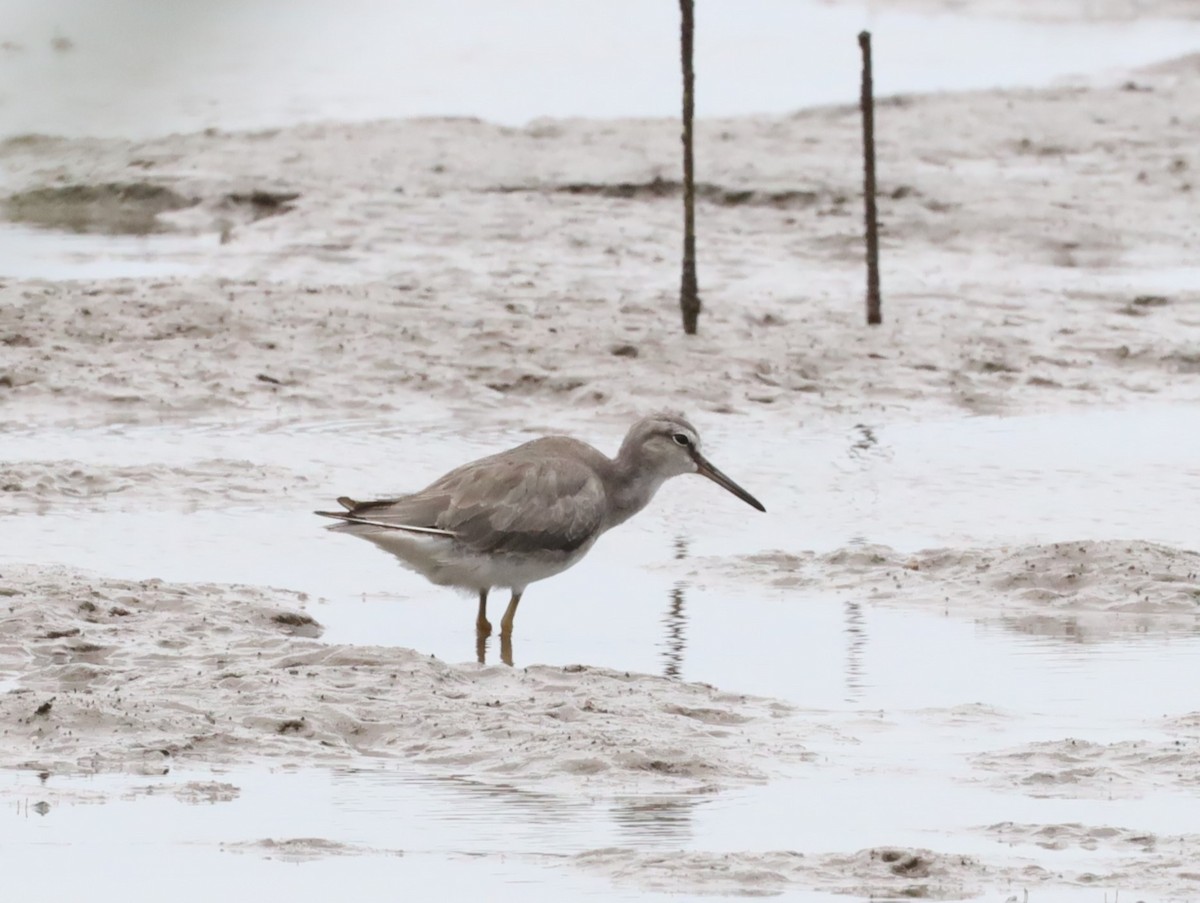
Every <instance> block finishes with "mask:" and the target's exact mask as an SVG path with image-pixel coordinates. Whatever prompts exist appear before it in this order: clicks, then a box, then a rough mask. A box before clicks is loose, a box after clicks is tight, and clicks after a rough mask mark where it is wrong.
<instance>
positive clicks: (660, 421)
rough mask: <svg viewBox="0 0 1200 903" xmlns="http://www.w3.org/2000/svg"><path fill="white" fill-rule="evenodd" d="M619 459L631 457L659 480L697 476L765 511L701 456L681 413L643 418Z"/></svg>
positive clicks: (692, 429) (696, 437)
mask: <svg viewBox="0 0 1200 903" xmlns="http://www.w3.org/2000/svg"><path fill="white" fill-rule="evenodd" d="M621 457H624V458H633V459H635V460H636V461H637V462H638V465H639V468H640V469H642V470H644V471H645V472H648V473H653V474H655V475H657V476H659V477H660V478H661V479H664V480H665V479H667V478H669V477H675V476H679V475H680V474H685V473H698V474H700V476H702V477H708V479H710V480H712V481H713V482H714V483H716V484H717V485H718V486H720V487H722V488H724V489H727V490H729V491H730V492H732V493H733V494H734V495H736V496H737V497H738V498H740V499H741V500H742V501H743V502H745V503H746V504H747V505H750V506H752V507H754V508H757V509H758V510H759V511H766V510H767V509H766V508H764V507H763V506H762V503H761V502H759V500H758V499H756V498H755V497H754V496H752V495H751V494H750V493H748V492H747V491H746V490H745V489H743V488H742V487H741V486H739V485H738V484H737V483H735V482H733V480H731V479H729V477H727V476H725V474H723V473H721V471H719V470H718V469H717V468H716V467H714V466H713V465H712V464H711V463H710V462H709V460H708V459H707V458H705V457H704V455H703V454H701V453H700V434H699V433H698V432H697V431H696V428H695V427H694V426H692V424H691V423H689V422H688V420H687V418H686V417H684V416H682V415H681V414H674V413H658V414H651V415H650V416H649V417H643V418H642V419H641V420H639V421H638V422H637V423H635V424H634V425H633V426H632V427H630V429H629V434H628V435H627V436H626V437H625V441H624V443H622V445H621Z"/></svg>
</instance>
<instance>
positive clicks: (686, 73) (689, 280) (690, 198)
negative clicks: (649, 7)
mask: <svg viewBox="0 0 1200 903" xmlns="http://www.w3.org/2000/svg"><path fill="white" fill-rule="evenodd" d="M679 11H680V13H682V22H681V25H680V30H679V53H680V57H681V58H682V60H683V278H682V279H681V281H680V285H679V309H680V310H681V311H682V312H683V331H684V332H685V333H687V334H688V335H695V334H696V322H697V320H699V319H700V287H699V285H698V283H697V280H696V172H695V169H696V161H695V158H694V157H693V155H692V114H693V112H694V109H695V100H694V91H695V82H696V73H695V71H694V69H693V68H692V35H693V33H694V32H695V28H696V25H695V19H694V17H693V0H679Z"/></svg>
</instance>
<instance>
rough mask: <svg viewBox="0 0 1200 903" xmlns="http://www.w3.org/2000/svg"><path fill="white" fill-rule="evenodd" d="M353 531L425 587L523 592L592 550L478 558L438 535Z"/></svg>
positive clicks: (586, 548) (585, 547) (561, 570)
mask: <svg viewBox="0 0 1200 903" xmlns="http://www.w3.org/2000/svg"><path fill="white" fill-rule="evenodd" d="M354 532H355V533H356V534H357V535H358V536H361V537H362V538H363V539H366V540H369V541H370V542H373V543H374V544H375V545H377V546H379V547H380V548H381V549H383V550H385V551H387V552H390V553H392V554H393V555H395V556H396V558H398V559H399V560H400V562H401V563H402V564H404V565H405V566H407V567H409V568H411V569H412V570H414V571H416V572H417V573H419V574H420V575H421V576H423V577H424V578H425V579H426V580H428V581H430V582H431V583H436V584H438V585H440V586H457V587H461V588H463V589H473V590H481V589H490V588H492V587H503V588H506V589H511V588H513V587H515V588H517V589H519V590H520V589H524V588H525V587H526V586H528V585H529V584H531V583H535V582H537V581H538V580H545V579H546V578H547V577H553V576H554V575H555V574H559V573H562V572H563V571H565V570H566V569H567V568H569V567H570V566H571V565H573V564H575V563H576V562H578V561H579V560H580V559H581V558H583V556H584V555H586V554H587V552H588V550H589V549H590V548H591V546H592V543H590V542H589V543H587V544H585V545H583V546H581V547H580V548H578V549H574V550H573V551H571V552H559V551H533V552H507V553H494V554H481V553H478V552H472V551H471V550H469V549H466V548H464V547H463V546H462V545H460V544H459V543H457V542H455V541H454V540H453V539H448V538H443V537H440V536H419V535H415V534H411V533H404V532H402V531H399V530H379V531H367V530H363V531H361V532H360V531H358V530H356V531H354Z"/></svg>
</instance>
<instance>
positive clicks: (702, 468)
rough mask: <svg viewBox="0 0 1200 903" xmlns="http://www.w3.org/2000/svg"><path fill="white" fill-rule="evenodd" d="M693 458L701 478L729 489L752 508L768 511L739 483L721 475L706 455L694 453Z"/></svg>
mask: <svg viewBox="0 0 1200 903" xmlns="http://www.w3.org/2000/svg"><path fill="white" fill-rule="evenodd" d="M692 457H693V458H694V459H695V461H696V473H698V474H700V476H702V477H708V478H709V479H710V480H712V481H713V482H714V483H716V484H717V485H718V486H720V487H721V488H722V489H728V490H729V491H730V492H732V493H733V494H734V495H736V496H737V497H738V498H740V499H741V500H742V501H743V502H745V503H746V504H747V505H750V506H751V507H752V508H757V509H758V510H759V511H763V512H765V511H766V510H767V509H766V508H764V507H763V505H762V502H760V501H759V500H758V499H756V498H755V497H754V496H752V495H751V494H750V493H748V492H747V491H746V490H745V489H743V488H742V487H741V486H739V485H738V484H737V483H735V482H733V480H731V479H729V477H727V476H725V474H723V473H721V471H719V470H717V469H716V468H715V467H713V466H712V464H710V463H709V461H708V459H707V458H706V457H704V455H702V454H700V453H699V452H695V453H693V455H692Z"/></svg>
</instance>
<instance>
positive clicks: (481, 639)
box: [475, 630, 513, 668]
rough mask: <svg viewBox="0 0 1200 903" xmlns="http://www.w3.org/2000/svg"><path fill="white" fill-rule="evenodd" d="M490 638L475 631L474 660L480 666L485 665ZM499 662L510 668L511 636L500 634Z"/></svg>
mask: <svg viewBox="0 0 1200 903" xmlns="http://www.w3.org/2000/svg"><path fill="white" fill-rule="evenodd" d="M490 639H491V637H489V636H488V634H486V633H484V632H483V631H480V630H477V631H475V660H476V661H477V662H479V664H481V665H486V664H487V647H488V641H489V640H490ZM500 661H502V662H504V664H506V665H508V666H509V667H510V668H511V667H512V663H513V644H512V634H511V633H508V634H505V633H502V634H500Z"/></svg>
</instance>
